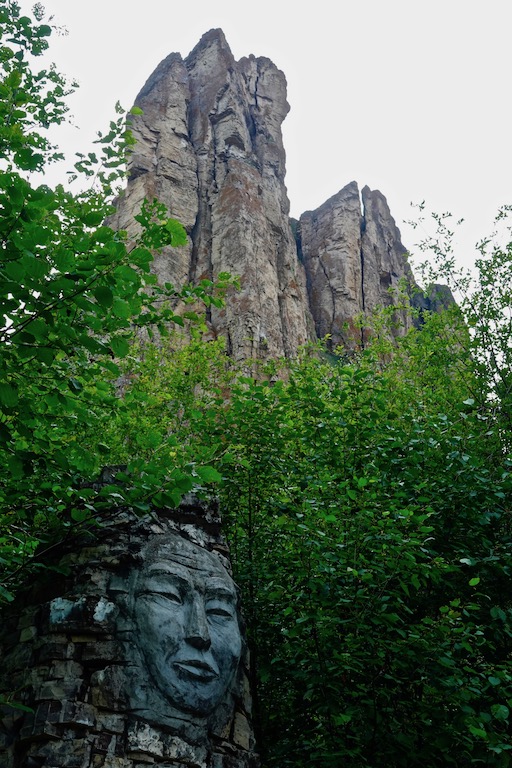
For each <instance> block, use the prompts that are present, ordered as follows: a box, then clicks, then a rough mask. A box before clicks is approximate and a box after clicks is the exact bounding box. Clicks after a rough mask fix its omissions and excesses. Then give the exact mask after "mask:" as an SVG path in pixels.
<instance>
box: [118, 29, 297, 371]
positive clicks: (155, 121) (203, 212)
mask: <svg viewBox="0 0 512 768" xmlns="http://www.w3.org/2000/svg"><path fill="white" fill-rule="evenodd" d="M136 104H137V106H139V107H141V108H142V110H143V115H142V116H140V117H137V118H136V119H135V121H134V133H135V135H136V138H137V141H138V143H137V147H136V151H135V154H134V155H133V157H132V160H131V164H130V181H129V184H128V189H127V191H126V195H125V197H124V199H123V200H122V201H121V202H120V205H119V214H118V219H117V222H116V223H117V225H118V226H120V227H122V228H125V227H126V226H127V225H128V222H129V220H130V218H131V217H132V215H133V213H134V212H136V210H137V209H138V207H139V206H140V203H141V201H142V199H143V198H144V197H149V198H153V197H155V196H156V197H158V198H159V199H160V200H161V201H162V202H163V203H165V204H166V205H167V206H169V208H170V210H171V213H172V215H174V216H176V217H177V218H178V219H180V221H181V222H182V223H183V224H184V226H185V227H186V228H187V230H188V232H189V234H190V240H191V242H190V246H189V248H188V250H186V249H179V250H172V249H169V250H168V251H166V252H165V253H164V254H162V255H161V256H160V257H158V260H157V262H156V267H155V268H156V271H157V273H158V275H159V276H160V277H161V279H163V280H168V281H170V282H172V283H174V284H175V285H182V284H183V283H184V282H186V281H188V280H197V279H200V278H202V277H208V278H209V277H215V276H216V275H218V274H219V273H220V272H223V271H227V272H231V273H232V274H236V275H240V278H241V285H242V288H241V291H239V292H237V293H233V295H231V296H230V299H229V302H228V303H227V305H226V308H225V309H223V310H220V311H218V310H212V316H211V318H210V320H211V325H212V328H213V329H214V331H215V332H216V333H222V334H224V335H225V336H226V338H227V342H228V349H229V350H230V351H231V352H232V354H233V355H234V356H235V357H236V358H239V359H247V358H252V357H263V356H265V354H267V353H268V354H271V355H272V356H280V355H292V354H294V352H295V351H296V349H297V347H298V345H300V344H302V343H304V342H305V341H307V340H308V339H310V338H312V326H311V323H309V327H308V320H309V318H308V313H307V311H306V307H307V299H306V291H305V276H304V270H303V269H302V267H301V265H300V264H299V262H298V260H297V253H296V246H295V241H294V238H293V235H292V232H291V229H290V224H289V219H288V213H289V203H288V198H287V196H286V189H285V186H284V174H285V154H284V149H283V143H282V136H281V123H282V121H283V120H284V117H285V115H286V113H287V112H288V110H289V106H288V103H287V101H286V81H285V77H284V75H283V73H282V72H280V71H279V70H278V69H277V68H276V67H275V66H274V64H272V62H271V61H269V60H268V59H265V58H255V57H254V56H250V57H249V58H243V59H241V60H240V61H239V62H236V61H235V60H234V58H233V55H232V53H231V51H230V49H229V47H228V45H227V43H226V40H225V38H224V35H223V33H222V32H221V31H220V30H212V31H211V32H208V33H207V34H206V35H204V37H203V38H202V40H201V42H200V43H199V45H198V46H197V47H196V48H195V49H194V50H193V51H192V53H191V54H190V55H189V56H188V57H187V58H186V59H185V60H183V59H182V58H181V56H180V55H179V54H176V53H173V54H171V55H170V56H169V57H168V58H167V59H165V61H163V62H162V63H161V64H160V66H159V67H158V68H157V69H156V71H155V72H154V73H153V75H151V77H150V78H149V80H148V81H147V83H146V85H145V86H144V87H143V89H142V91H141V92H140V94H139V95H138V97H137V99H136Z"/></svg>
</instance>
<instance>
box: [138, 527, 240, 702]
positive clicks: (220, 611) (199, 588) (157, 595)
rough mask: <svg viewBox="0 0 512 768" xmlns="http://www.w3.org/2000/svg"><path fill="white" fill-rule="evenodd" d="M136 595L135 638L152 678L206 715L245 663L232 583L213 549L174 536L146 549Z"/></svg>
mask: <svg viewBox="0 0 512 768" xmlns="http://www.w3.org/2000/svg"><path fill="white" fill-rule="evenodd" d="M134 598H135V599H134V618H135V622H136V626H137V632H136V639H137V643H138V645H139V648H140V651H141V655H142V658H143V660H144V661H145V663H146V665H147V669H148V671H149V673H150V676H151V679H152V682H153V683H154V684H155V685H156V686H157V687H158V688H159V690H160V692H161V693H162V694H163V695H164V696H165V698H166V699H167V700H168V701H169V702H170V703H171V704H172V705H174V706H175V707H176V708H178V709H180V710H182V711H184V712H189V713H192V714H194V715H200V716H208V715H209V714H211V713H212V712H213V711H214V709H215V708H216V707H217V705H218V704H219V703H220V702H221V701H222V699H223V698H224V696H225V694H226V692H227V691H228V689H229V687H230V685H231V683H232V681H233V678H234V676H235V672H236V669H237V667H238V663H239V660H240V654H241V648H242V641H241V635H240V628H239V624H238V614H237V593H236V587H235V585H234V583H233V580H232V579H231V577H230V576H229V574H228V573H227V571H226V570H225V568H224V567H223V566H222V564H221V562H220V560H219V559H218V557H217V556H216V555H215V554H214V553H211V552H208V551H207V550H204V549H202V548H200V547H197V546H195V545H194V544H192V543H191V542H188V541H186V540H184V539H181V538H180V537H178V536H169V537H165V539H163V540H162V541H161V542H159V544H158V547H157V548H155V549H154V550H153V551H149V552H148V553H147V556H146V558H145V564H144V568H143V570H142V571H141V573H140V574H139V576H138V578H137V581H136V584H135V591H134Z"/></svg>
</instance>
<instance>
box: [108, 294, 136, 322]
mask: <svg viewBox="0 0 512 768" xmlns="http://www.w3.org/2000/svg"><path fill="white" fill-rule="evenodd" d="M112 312H113V313H114V315H116V317H120V318H122V319H124V320H127V319H128V318H130V317H131V316H132V310H131V308H130V305H129V304H128V302H127V301H125V300H124V299H119V298H117V297H116V298H114V300H113V302H112Z"/></svg>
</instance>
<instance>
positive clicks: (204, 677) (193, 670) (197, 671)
mask: <svg viewBox="0 0 512 768" xmlns="http://www.w3.org/2000/svg"><path fill="white" fill-rule="evenodd" d="M172 666H173V667H174V668H175V669H176V671H177V672H178V674H180V675H185V677H190V678H192V679H193V680H198V681H202V682H205V683H208V682H210V681H211V680H216V679H217V678H218V677H219V672H218V670H216V669H214V668H213V667H212V666H211V665H210V664H208V663H207V662H206V661H202V660H200V659H180V660H178V661H175V662H174V663H173V665H172Z"/></svg>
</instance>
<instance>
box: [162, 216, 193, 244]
mask: <svg viewBox="0 0 512 768" xmlns="http://www.w3.org/2000/svg"><path fill="white" fill-rule="evenodd" d="M164 226H165V229H166V230H167V232H168V233H169V234H170V235H171V245H172V246H173V247H178V246H183V245H186V244H187V242H188V238H187V230H186V229H185V227H184V226H183V224H180V222H179V221H177V219H168V220H167V221H166V223H165V225H164Z"/></svg>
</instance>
